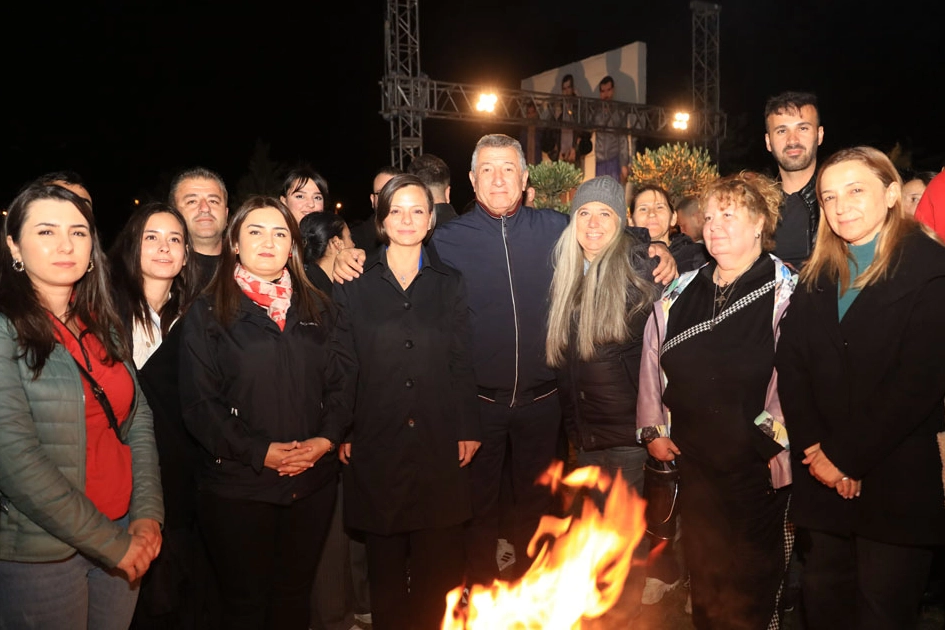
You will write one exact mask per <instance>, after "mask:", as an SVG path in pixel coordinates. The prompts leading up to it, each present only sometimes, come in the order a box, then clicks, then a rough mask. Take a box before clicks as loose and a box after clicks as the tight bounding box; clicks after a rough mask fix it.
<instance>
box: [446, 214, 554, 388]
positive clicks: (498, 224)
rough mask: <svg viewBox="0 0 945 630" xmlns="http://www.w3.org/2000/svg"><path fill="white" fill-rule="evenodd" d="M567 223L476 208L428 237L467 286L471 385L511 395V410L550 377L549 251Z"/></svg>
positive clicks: (552, 373) (550, 267)
mask: <svg viewBox="0 0 945 630" xmlns="http://www.w3.org/2000/svg"><path fill="white" fill-rule="evenodd" d="M568 220H569V219H568V217H567V215H564V214H561V213H558V212H555V211H554V210H536V209H534V208H528V207H524V206H522V207H520V208H519V209H518V211H516V212H515V213H514V214H512V216H505V217H495V216H492V215H490V214H489V213H487V212H486V211H485V210H484V209H483V208H482V206H481V205H480V204H478V203H477V204H476V207H475V208H474V209H473V210H472V211H470V212H468V213H466V214H464V215H461V216H460V217H458V218H456V219H453V220H452V221H450V222H449V223H447V224H445V225H441V226H437V228H436V230H435V231H434V233H433V245H434V247H435V248H436V251H437V253H438V254H439V256H440V259H441V260H442V261H443V262H444V263H446V264H447V265H449V266H451V267H453V268H455V269H458V270H459V271H460V272H461V273H462V274H463V277H464V278H465V280H466V286H467V289H468V296H469V315H470V318H469V320H470V326H471V330H472V358H473V369H474V371H475V375H476V384H477V385H478V386H479V387H480V388H484V389H495V390H499V391H500V392H504V393H510V394H511V395H512V401H513V402H512V404H513V406H514V405H515V404H516V401H517V400H519V396H520V395H521V394H522V393H523V392H527V391H529V390H531V389H533V388H535V387H536V386H539V385H542V384H544V383H548V382H549V381H553V380H554V378H555V374H554V372H553V371H552V370H551V368H549V367H548V366H547V364H546V361H545V335H546V328H547V318H548V290H549V288H550V287H551V276H552V274H553V272H554V269H553V266H552V259H551V258H552V250H553V249H554V246H555V243H556V242H557V240H558V237H560V236H561V232H563V231H564V228H565V227H566V226H567V225H568ZM522 402H523V403H527V402H528V400H527V397H526V398H525V399H522Z"/></svg>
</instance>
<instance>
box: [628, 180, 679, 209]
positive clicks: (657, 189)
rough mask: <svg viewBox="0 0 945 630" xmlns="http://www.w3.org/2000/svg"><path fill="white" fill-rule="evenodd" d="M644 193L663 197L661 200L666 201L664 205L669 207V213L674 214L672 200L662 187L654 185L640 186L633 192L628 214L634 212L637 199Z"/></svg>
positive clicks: (674, 206) (674, 207)
mask: <svg viewBox="0 0 945 630" xmlns="http://www.w3.org/2000/svg"><path fill="white" fill-rule="evenodd" d="M645 192H655V193H659V194H661V195H663V199H665V200H666V205H667V206H669V211H670V213H673V212H676V205H675V204H674V203H673V200H672V199H670V197H669V193H668V192H666V189H665V188H663V187H662V186H657V185H656V184H647V185H646V186H641V187H640V188H638V189H637V190H635V191H634V192H633V199H631V200H630V214H633V213H634V212H636V209H637V199H639V198H640V195H642V194H643V193H645Z"/></svg>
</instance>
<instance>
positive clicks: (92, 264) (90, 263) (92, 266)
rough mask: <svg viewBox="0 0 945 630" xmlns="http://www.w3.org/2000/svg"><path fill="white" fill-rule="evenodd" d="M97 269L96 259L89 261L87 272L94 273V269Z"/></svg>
mask: <svg viewBox="0 0 945 630" xmlns="http://www.w3.org/2000/svg"><path fill="white" fill-rule="evenodd" d="M93 269H95V261H93V260H90V261H89V268H88V269H86V271H85V273H92V270H93Z"/></svg>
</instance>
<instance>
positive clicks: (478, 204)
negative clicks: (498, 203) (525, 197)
mask: <svg viewBox="0 0 945 630" xmlns="http://www.w3.org/2000/svg"><path fill="white" fill-rule="evenodd" d="M522 207H523V204H522V200H521V199H519V200H518V203H517V204H516V205H515V207H514V208H512V209H511V210H510V211H509V212H506V213H505V218H506V219H511V218H512V217H514V216H515V215H516V214H518V211H519V210H521V209H522ZM476 208H478V209H479V210H482V211H483V213H485V215H486V216H487V217H489V218H490V219H501V218H502V215H499V214H493V213H492V212H490V211H489V210H488V209H486V206H485V205H484V204H483V203H482V202H481V201H479V199H476Z"/></svg>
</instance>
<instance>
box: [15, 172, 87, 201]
mask: <svg viewBox="0 0 945 630" xmlns="http://www.w3.org/2000/svg"><path fill="white" fill-rule="evenodd" d="M33 184H38V185H40V186H56V185H59V184H67V185H69V186H79V187H81V188H83V189H84V190H85V192H87V193H88V192H89V187H88V186H87V185H86V184H85V180H83V179H82V176H81V175H79V174H78V173H76V172H75V171H69V170H65V171H52V172H50V173H44V174H42V175H40V176H39V177H37V178H36V179H34V180H33V181H32V182H31V183H30V184H27V186H31V185H33ZM86 201H88V202H89V203H92V198H91V193H89V198H88V199H86Z"/></svg>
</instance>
